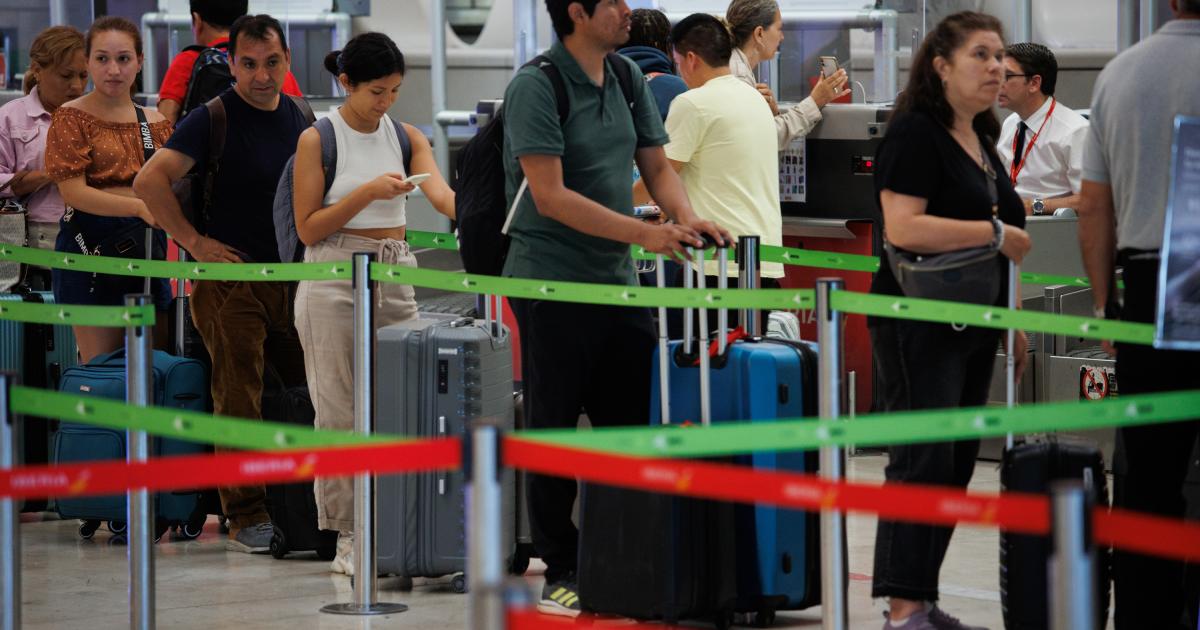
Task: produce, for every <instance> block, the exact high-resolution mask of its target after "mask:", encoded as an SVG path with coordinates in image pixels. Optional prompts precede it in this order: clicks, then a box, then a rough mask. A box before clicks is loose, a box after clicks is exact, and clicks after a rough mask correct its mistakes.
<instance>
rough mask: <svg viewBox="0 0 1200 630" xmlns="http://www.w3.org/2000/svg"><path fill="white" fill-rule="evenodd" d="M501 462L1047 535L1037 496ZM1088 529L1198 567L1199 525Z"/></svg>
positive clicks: (556, 452)
mask: <svg viewBox="0 0 1200 630" xmlns="http://www.w3.org/2000/svg"><path fill="white" fill-rule="evenodd" d="M504 462H505V464H506V465H509V466H512V467H514V468H524V469H526V470H530V471H532V472H537V473H541V474H546V475H557V476H561V477H576V478H580V479H585V480H587V481H593V482H598V483H604V484H609V485H615V486H624V487H629V488H636V489H639V490H649V491H652V492H663V493H670V494H681V495H689V496H699V497H708V498H714V499H721V500H727V501H739V502H745V503H770V504H773V505H779V506H783V507H790V508H796V509H810V510H811V509H823V508H824V509H834V508H836V509H840V510H846V511H855V512H867V513H874V514H878V515H879V516H880V517H881V518H886V519H890V520H900V521H910V522H916V523H928V524H934V525H953V524H955V523H968V524H976V525H987V526H996V527H999V528H1001V529H1004V530H1007V531H1010V532H1015V533H1022V534H1038V535H1045V534H1048V533H1049V532H1050V512H1049V509H1050V506H1049V500H1048V499H1047V498H1046V497H1045V496H1044V495H1037V494H1025V493H1015V492H1007V493H1004V494H1000V495H994V494H993V495H985V494H976V493H969V492H964V491H961V490H951V489H946V488H940V487H935V486H922V485H915V484H887V485H869V484H861V483H851V482H844V481H843V482H831V481H827V480H825V479H821V478H820V477H817V476H814V475H800V474H794V473H771V472H761V471H754V470H753V469H751V468H748V467H745V466H735V465H730V464H713V463H707V462H697V461H692V460H666V459H647V458H639V457H629V456H623V455H608V454H603V453H598V452H595V451H586V450H579V449H570V448H563V447H558V446H549V445H546V444H542V443H538V442H533V441H530V440H523V439H517V438H509V439H508V440H506V441H505V446H504ZM1094 525H1095V528H1094V535H1095V540H1096V542H1097V544H1099V545H1103V546H1108V545H1112V546H1114V547H1118V548H1121V549H1124V550H1128V551H1135V552H1139V553H1147V554H1153V555H1160V556H1167V557H1171V558H1180V559H1185V560H1200V523H1188V522H1185V521H1178V520H1172V519H1167V518H1161V517H1156V516H1149V515H1143V514H1136V513H1133V512H1128V511H1125V510H1113V511H1112V512H1111V513H1109V512H1108V511H1107V510H1103V509H1097V510H1096V512H1095V515H1094Z"/></svg>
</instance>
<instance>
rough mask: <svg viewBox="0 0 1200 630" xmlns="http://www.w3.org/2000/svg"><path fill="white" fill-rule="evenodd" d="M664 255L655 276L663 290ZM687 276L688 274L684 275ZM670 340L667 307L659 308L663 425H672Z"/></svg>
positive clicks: (657, 259)
mask: <svg viewBox="0 0 1200 630" xmlns="http://www.w3.org/2000/svg"><path fill="white" fill-rule="evenodd" d="M663 264H664V263H663V255H662V254H657V255H656V256H655V257H654V274H655V280H656V283H655V286H657V287H659V288H662V287H665V286H667V271H666V269H664V268H663ZM684 275H687V274H684ZM669 352H670V345H669V340H668V339H667V308H666V307H665V306H660V307H658V374H659V380H660V381H661V382H662V385H660V386H659V389H660V390H661V391H659V392H658V397H659V401H658V403H659V415H660V418H659V420H660V421H661V422H662V423H663V424H671V392H670V388H669V386H667V385H666V384H667V383H668V382H669V381H670V379H668V378H666V375H667V370H669V369H671V368H670V363H671V358H670V355H669V354H668V353H669Z"/></svg>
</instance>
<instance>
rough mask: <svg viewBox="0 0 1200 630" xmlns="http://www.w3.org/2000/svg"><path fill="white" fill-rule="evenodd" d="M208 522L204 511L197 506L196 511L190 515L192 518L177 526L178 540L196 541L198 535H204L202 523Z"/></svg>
mask: <svg viewBox="0 0 1200 630" xmlns="http://www.w3.org/2000/svg"><path fill="white" fill-rule="evenodd" d="M207 520H208V514H206V513H205V512H204V509H203V508H201V507H199V506H197V507H196V511H195V512H193V513H192V518H190V519H189V520H188V522H186V523H181V524H180V525H179V532H178V538H179V540H196V539H197V538H199V537H200V534H202V533H204V522H205V521H207Z"/></svg>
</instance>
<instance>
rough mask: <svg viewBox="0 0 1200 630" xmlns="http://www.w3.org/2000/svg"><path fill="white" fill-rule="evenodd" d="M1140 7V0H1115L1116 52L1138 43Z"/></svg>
mask: <svg viewBox="0 0 1200 630" xmlns="http://www.w3.org/2000/svg"><path fill="white" fill-rule="evenodd" d="M1141 7H1142V3H1141V0H1117V52H1122V51H1124V50H1125V49H1126V48H1129V47H1130V46H1132V45H1134V44H1136V43H1138V35H1139V33H1140V31H1141V12H1142V11H1141Z"/></svg>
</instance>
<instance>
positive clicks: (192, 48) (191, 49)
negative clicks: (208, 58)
mask: <svg viewBox="0 0 1200 630" xmlns="http://www.w3.org/2000/svg"><path fill="white" fill-rule="evenodd" d="M208 49H209V47H208V46H203V45H200V44H192V45H191V46H184V47H183V50H181V51H179V52H194V53H202V52H204V51H206V50H208Z"/></svg>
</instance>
